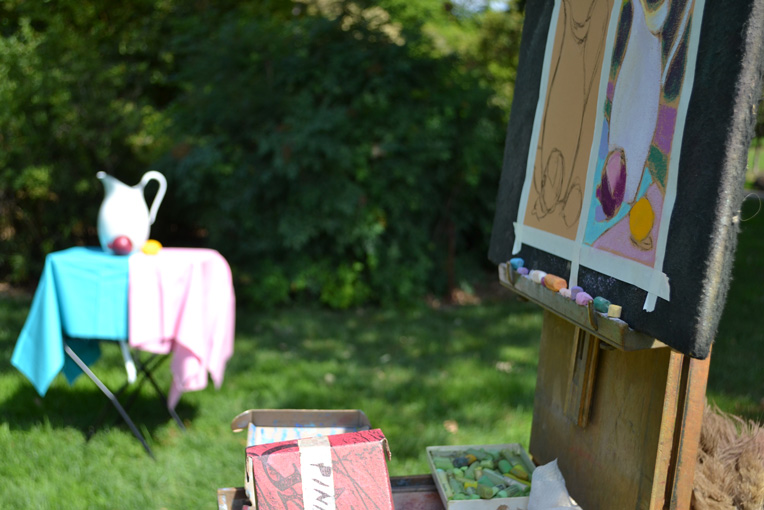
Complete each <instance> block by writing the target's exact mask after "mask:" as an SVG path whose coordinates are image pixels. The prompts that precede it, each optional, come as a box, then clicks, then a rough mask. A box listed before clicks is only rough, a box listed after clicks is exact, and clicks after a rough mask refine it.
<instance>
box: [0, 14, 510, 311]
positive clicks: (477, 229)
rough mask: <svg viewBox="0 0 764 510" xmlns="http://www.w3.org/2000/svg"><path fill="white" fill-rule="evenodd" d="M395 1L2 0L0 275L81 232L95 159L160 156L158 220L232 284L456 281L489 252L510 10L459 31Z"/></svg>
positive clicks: (168, 239)
mask: <svg viewBox="0 0 764 510" xmlns="http://www.w3.org/2000/svg"><path fill="white" fill-rule="evenodd" d="M421 4H422V5H425V4H426V2H425V1H424V0H422V2H421ZM402 5H403V4H398V6H397V7H396V4H395V3H394V2H392V1H389V2H388V3H387V4H385V3H384V2H382V3H376V4H372V3H365V2H363V1H357V2H347V1H331V0H323V1H320V0H314V1H311V2H303V3H298V2H291V1H279V0H274V1H271V2H263V1H257V2H256V1H252V2H245V1H233V0H231V1H227V2H194V3H185V2H174V1H171V0H165V1H157V2H151V1H148V0H146V1H143V2H140V1H137V2H131V3H129V5H124V4H114V3H112V2H105V1H102V0H89V1H84V2H74V1H68V2H67V1H60V2H58V3H57V5H56V8H55V9H50V8H49V6H47V4H45V6H43V5H34V3H27V2H18V3H13V2H6V3H5V4H4V7H3V8H4V9H5V11H6V12H4V13H3V14H4V17H3V25H2V35H3V37H2V39H1V40H0V100H2V101H3V104H5V105H8V106H7V108H5V109H3V110H2V111H0V136H1V137H2V138H0V193H1V195H0V210H1V212H2V217H1V218H0V238H1V239H2V243H3V244H2V248H1V249H0V279H11V280H14V281H17V282H24V281H30V280H32V279H33V278H34V277H35V276H36V275H37V274H39V270H40V267H41V262H42V258H43V255H44V254H45V253H48V252H50V251H51V250H54V249H61V248H65V247H67V246H71V245H72V244H86V243H95V230H94V225H95V218H96V212H97V207H98V205H99V203H100V200H101V197H102V190H101V189H100V184H99V183H97V181H96V180H95V173H96V172H97V171H99V170H105V171H107V172H109V173H112V174H114V175H115V176H117V177H118V178H120V179H122V180H124V181H125V182H127V183H128V184H134V183H135V182H137V180H138V178H139V176H140V175H141V173H142V172H144V171H145V170H147V169H149V168H156V169H158V170H160V171H162V172H164V173H165V174H166V176H167V178H168V184H169V186H168V194H167V196H166V198H165V201H164V203H163V205H162V208H161V209H160V212H159V216H158V221H157V223H156V224H155V226H154V227H153V230H152V237H155V238H157V239H159V240H160V241H162V242H163V243H164V244H166V245H178V244H185V245H205V246H209V247H212V248H215V249H217V250H219V251H220V252H221V253H222V254H223V255H224V256H226V257H227V259H228V260H229V262H230V263H231V265H232V267H233V269H234V275H235V277H236V279H237V293H238V295H239V296H240V299H241V298H243V299H245V300H246V299H252V300H254V301H255V302H257V303H261V304H264V303H281V302H286V301H288V300H291V299H295V298H299V297H301V296H304V297H306V298H318V299H320V300H321V301H322V302H324V303H326V304H328V305H330V306H333V307H347V306H351V305H355V304H359V303H365V302H400V301H401V300H406V299H412V298H416V297H419V296H421V295H422V294H423V293H425V292H437V293H444V292H446V291H447V290H449V288H451V287H453V286H454V285H456V282H457V280H458V278H459V275H460V274H464V271H465V270H466V269H465V268H478V267H482V265H483V264H484V263H485V262H484V261H485V253H486V251H487V240H488V233H489V230H490V223H491V221H492V219H493V212H492V210H493V202H494V199H495V193H496V187H497V183H498V176H499V172H500V167H501V158H502V155H503V138H504V127H505V121H506V115H507V111H506V107H507V104H506V101H503V102H502V101H501V100H497V98H500V97H501V96H502V94H504V95H505V96H506V94H507V92H506V91H502V90H501V88H500V87H497V84H498V82H500V81H502V80H504V79H505V78H504V75H502V74H501V73H504V72H505V71H504V70H502V69H501V68H502V66H503V64H502V65H499V66H498V67H494V68H491V66H490V65H489V64H490V63H491V62H492V61H495V60H496V58H497V54H496V50H495V48H494V47H492V46H491V45H490V44H489V43H488V41H489V40H490V38H494V39H496V40H498V36H499V34H500V33H501V32H502V31H503V30H505V28H506V27H505V25H504V23H505V22H504V21H501V20H502V19H503V18H502V17H501V16H502V15H501V14H500V13H490V12H485V13H482V14H480V15H481V16H483V17H484V18H485V19H486V20H489V21H490V22H486V23H484V24H482V25H480V26H479V27H482V28H480V30H477V31H475V30H474V23H475V21H474V20H470V21H464V20H462V21H459V20H456V19H454V20H450V18H448V16H453V15H452V14H449V13H448V12H446V17H445V18H444V20H445V21H443V23H452V22H453V23H454V24H458V23H461V24H462V25H464V26H465V27H466V23H472V24H473V25H472V26H473V28H471V29H470V30H472V35H470V36H469V39H470V41H473V42H471V43H470V44H469V45H467V46H468V47H469V48H471V49H469V48H468V49H469V51H467V49H464V48H462V49H460V50H459V51H456V50H454V51H451V50H448V48H444V47H439V46H438V44H437V41H435V39H434V38H432V37H429V36H427V32H426V31H423V30H422V26H423V25H424V24H425V20H423V19H422V17H423V16H421V14H422V13H426V12H427V10H426V9H423V10H422V11H420V12H419V14H417V12H418V11H416V10H415V9H414V10H411V8H409V10H408V11H406V12H404V10H403V9H402V7H401V6H402ZM429 5H430V6H431V7H432V6H433V5H435V4H434V3H430V4H429ZM476 16H477V14H476ZM492 16H495V17H496V18H495V19H494V18H492ZM449 20H450V21H449ZM513 20H514V21H511V23H515V22H516V20H515V18H513ZM463 30H465V33H466V31H467V29H466V28H463ZM481 30H482V32H481ZM512 30H514V31H515V32H518V30H519V25H518V26H515V25H513V28H512ZM518 33H519V32H518ZM508 37H510V36H508ZM511 37H514V36H511ZM511 37H510V39H511ZM481 38H482V39H481ZM475 41H477V43H474V42H475ZM480 41H483V42H482V43H481V42H480ZM502 44H504V43H502ZM511 44H514V40H513V39H511ZM511 44H510V43H508V44H507V46H511ZM508 76H511V75H508Z"/></svg>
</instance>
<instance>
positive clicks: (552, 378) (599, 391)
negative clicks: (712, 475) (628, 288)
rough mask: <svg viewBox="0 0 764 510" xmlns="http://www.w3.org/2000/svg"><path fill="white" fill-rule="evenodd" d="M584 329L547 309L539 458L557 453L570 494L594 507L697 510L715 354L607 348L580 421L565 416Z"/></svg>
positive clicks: (538, 407)
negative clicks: (694, 501) (708, 379)
mask: <svg viewBox="0 0 764 510" xmlns="http://www.w3.org/2000/svg"><path fill="white" fill-rule="evenodd" d="M577 334H578V333H577V331H576V327H575V326H574V325H573V324H571V323H569V322H568V321H566V320H565V319H563V318H560V317H558V316H556V315H555V314H553V313H551V312H548V311H545V312H544V325H543V330H542V337H541V345H540V353H539V367H538V380H537V383H536V395H535V402H534V412H533V424H532V429H531V440H530V448H529V450H530V453H531V455H532V456H533V459H534V462H536V463H537V464H546V463H548V462H551V461H553V460H555V459H557V460H558V465H559V467H560V470H561V472H562V474H563V476H564V477H565V481H566V484H567V488H568V491H569V492H570V495H571V496H572V497H573V498H574V499H575V500H576V501H577V502H578V504H580V505H581V506H582V508H585V509H586V510H597V509H602V510H612V509H615V508H617V509H619V510H630V509H635V510H636V509H640V510H642V509H650V510H652V509H655V510H657V509H661V508H663V507H664V504H667V505H669V507H670V508H679V509H686V508H689V499H687V498H688V497H689V494H690V492H691V489H692V483H693V478H694V461H692V460H690V459H693V458H694V454H695V453H696V452H697V444H698V440H699V432H700V423H701V420H702V410H703V405H702V404H703V395H704V394H705V376H706V375H707V367H708V360H706V361H702V362H701V361H698V360H692V359H691V358H689V357H687V356H684V355H682V354H681V353H679V352H677V351H675V350H672V349H670V348H668V347H664V348H657V349H648V350H641V351H633V352H624V351H620V350H615V349H606V350H601V351H600V353H599V356H598V359H597V368H596V374H595V381H594V387H593V390H592V400H591V408H590V415H589V419H588V422H587V423H586V426H585V427H582V426H580V425H579V424H578V423H577V422H576V420H575V419H571V418H570V417H569V416H568V415H567V414H566V412H565V402H566V398H569V397H568V393H569V391H570V384H571V378H572V376H573V374H572V373H571V358H572V357H573V356H574V352H573V350H574V349H575V348H576V342H575V341H574V340H575V336H576V335H577Z"/></svg>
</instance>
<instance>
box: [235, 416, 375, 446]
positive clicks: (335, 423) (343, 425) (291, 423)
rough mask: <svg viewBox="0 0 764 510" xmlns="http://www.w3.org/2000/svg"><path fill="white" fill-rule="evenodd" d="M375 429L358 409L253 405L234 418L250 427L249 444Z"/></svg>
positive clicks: (239, 427)
mask: <svg viewBox="0 0 764 510" xmlns="http://www.w3.org/2000/svg"><path fill="white" fill-rule="evenodd" d="M369 429H371V425H370V424H369V419H368V418H367V417H366V415H365V414H364V413H363V411H359V410H358V409H250V410H248V411H244V412H243V413H241V414H239V415H238V416H237V417H236V418H234V419H233V421H232V422H231V430H233V431H234V432H239V431H242V430H246V431H247V446H254V445H259V444H266V443H277V442H281V441H290V440H292V439H302V438H306V437H313V436H328V435H332V434H344V433H347V432H360V431H363V430H369Z"/></svg>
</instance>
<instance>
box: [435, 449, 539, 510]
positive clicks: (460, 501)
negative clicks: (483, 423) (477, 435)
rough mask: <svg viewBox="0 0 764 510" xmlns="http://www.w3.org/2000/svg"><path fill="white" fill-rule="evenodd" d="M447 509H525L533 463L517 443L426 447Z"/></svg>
mask: <svg viewBox="0 0 764 510" xmlns="http://www.w3.org/2000/svg"><path fill="white" fill-rule="evenodd" d="M427 462H428V463H429V464H430V470H431V471H432V475H433V479H434V481H435V486H436V487H437V489H438V493H439V494H440V499H441V500H442V501H443V506H444V507H445V508H446V510H498V509H501V510H526V509H527V508H528V496H529V494H530V485H531V479H532V476H533V470H534V467H535V466H534V465H533V462H532V461H531V459H530V458H529V457H528V454H527V453H526V452H525V450H524V449H523V447H522V446H520V445H519V444H493V445H465V446H428V447H427Z"/></svg>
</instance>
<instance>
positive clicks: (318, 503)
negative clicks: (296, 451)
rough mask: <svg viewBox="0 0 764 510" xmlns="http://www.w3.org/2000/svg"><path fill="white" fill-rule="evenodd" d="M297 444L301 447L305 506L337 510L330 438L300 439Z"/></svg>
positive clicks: (312, 509)
mask: <svg viewBox="0 0 764 510" xmlns="http://www.w3.org/2000/svg"><path fill="white" fill-rule="evenodd" d="M297 445H298V446H299V448H300V475H301V476H302V502H303V508H304V509H305V510H336V508H337V507H336V503H335V501H334V475H333V473H332V448H331V446H330V444H329V438H328V437H325V436H322V437H311V438H307V439H300V440H299V441H297Z"/></svg>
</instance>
